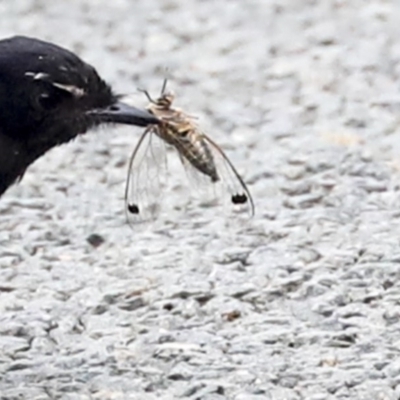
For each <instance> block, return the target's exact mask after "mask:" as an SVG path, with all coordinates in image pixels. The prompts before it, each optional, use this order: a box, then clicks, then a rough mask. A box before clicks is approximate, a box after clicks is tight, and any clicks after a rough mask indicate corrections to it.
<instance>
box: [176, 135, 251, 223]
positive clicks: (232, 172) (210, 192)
mask: <svg viewBox="0 0 400 400" xmlns="http://www.w3.org/2000/svg"><path fill="white" fill-rule="evenodd" d="M201 138H202V139H203V140H204V141H205V143H206V144H207V145H208V147H209V149H210V151H211V153H212V155H213V161H214V163H215V167H216V169H217V174H218V178H219V180H218V181H216V182H213V181H212V180H211V178H210V177H209V176H207V175H205V174H204V173H202V172H201V171H199V170H198V169H196V168H195V167H194V166H193V165H192V164H191V163H190V162H189V161H188V160H187V159H186V158H185V157H184V156H183V155H182V154H181V153H179V156H180V159H181V161H182V164H183V166H184V168H185V170H186V174H187V176H188V179H189V181H190V183H191V186H192V187H194V189H195V190H196V191H197V192H199V193H200V194H201V195H205V196H206V202H205V203H203V206H208V205H214V203H215V200H216V201H217V202H218V203H222V204H223V205H228V204H229V206H230V207H232V208H233V209H234V211H240V212H245V213H248V214H249V215H250V216H253V215H254V211H255V208H254V201H253V198H252V197H251V194H250V191H249V189H248V188H247V185H246V184H245V183H244V181H243V179H242V177H241V176H240V175H239V173H238V172H237V170H236V168H235V167H234V166H233V164H232V162H231V161H230V160H229V158H228V156H227V155H226V154H225V153H224V152H223V150H222V149H221V148H220V147H219V146H218V145H217V144H216V143H215V142H214V141H213V140H212V139H210V138H209V137H208V136H207V135H205V134H201Z"/></svg>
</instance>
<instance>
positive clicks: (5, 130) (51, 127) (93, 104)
mask: <svg viewBox="0 0 400 400" xmlns="http://www.w3.org/2000/svg"><path fill="white" fill-rule="evenodd" d="M157 122H158V120H157V119H156V118H155V117H154V116H153V115H151V114H150V113H148V112H147V111H145V110H139V109H136V108H134V107H131V106H129V105H127V104H125V103H124V102H123V101H122V97H121V96H118V95H115V94H114V93H113V92H112V90H111V88H110V86H109V85H107V83H105V81H104V80H103V79H101V78H100V77H99V75H98V74H97V72H96V70H95V69H94V68H93V67H92V66H90V65H89V64H86V63H85V62H83V61H82V60H81V59H80V58H79V57H78V56H76V55H75V54H74V53H72V52H70V51H68V50H65V49H63V48H61V47H59V46H56V45H54V44H51V43H48V42H44V41H41V40H37V39H32V38H27V37H21V36H18V37H13V38H10V39H4V40H0V196H1V195H2V194H3V193H4V192H5V191H6V190H7V188H8V187H9V186H10V185H11V184H12V183H14V182H15V181H16V180H18V179H19V178H21V177H22V176H23V174H24V172H25V170H26V169H27V168H28V166H29V165H30V164H32V163H33V162H34V161H35V160H36V159H37V158H39V157H40V156H42V155H43V154H44V153H45V152H46V151H48V150H50V149H51V148H52V147H54V146H57V145H60V144H62V143H66V142H68V141H69V140H71V139H73V138H74V137H76V136H78V135H79V134H82V133H85V132H87V131H88V130H89V129H91V128H94V127H96V126H98V125H101V124H104V123H122V124H131V125H137V126H147V125H149V124H155V123H157Z"/></svg>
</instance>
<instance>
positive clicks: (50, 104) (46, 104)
mask: <svg viewBox="0 0 400 400" xmlns="http://www.w3.org/2000/svg"><path fill="white" fill-rule="evenodd" d="M66 97H70V95H69V94H67V93H66V92H64V91H62V90H59V89H56V88H53V87H52V88H49V90H45V91H41V93H39V95H38V96H37V98H36V103H37V105H38V106H39V108H41V109H43V110H45V111H50V110H53V109H55V108H57V107H58V106H59V105H60V104H61V103H62V102H63V101H64V100H65V99H66Z"/></svg>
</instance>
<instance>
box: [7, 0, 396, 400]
mask: <svg viewBox="0 0 400 400" xmlns="http://www.w3.org/2000/svg"><path fill="white" fill-rule="evenodd" d="M0 15H2V22H1V24H0V36H1V37H7V36H10V35H13V34H16V33H18V34H25V35H29V36H35V37H39V38H43V39H46V40H51V41H53V42H56V43H58V44H60V45H63V46H65V47H67V48H70V49H72V50H73V51H76V52H77V53H78V54H79V55H80V56H81V57H82V58H84V59H85V60H86V61H88V62H90V63H92V64H94V65H95V66H96V67H97V68H98V70H99V72H100V73H101V75H103V76H104V77H106V78H107V79H108V80H109V82H110V83H111V84H112V85H113V86H114V87H115V88H116V90H118V91H120V92H124V93H132V94H134V96H135V97H134V98H135V99H137V105H138V106H140V105H142V106H143V105H144V104H146V99H145V98H144V96H143V95H141V94H140V93H137V88H146V89H148V90H149V91H150V92H151V93H158V91H159V89H160V86H161V83H162V80H163V78H164V77H165V76H168V78H169V81H170V83H169V85H170V88H171V89H173V90H174V91H175V92H176V94H177V100H176V104H177V105H178V106H180V107H182V108H184V109H185V110H187V111H188V112H190V113H191V114H194V115H197V116H198V117H199V124H200V125H201V126H202V127H203V128H204V130H205V131H206V132H207V133H208V134H209V135H210V136H211V137H212V138H214V139H215V140H216V141H217V142H218V143H219V144H220V145H221V146H222V147H223V148H224V150H225V151H226V152H227V154H228V155H229V157H230V158H231V160H232V161H233V163H234V164H235V166H236V167H237V169H238V170H239V172H240V173H241V174H242V175H243V177H244V179H245V181H246V182H247V183H248V184H249V188H250V190H251V192H252V194H253V196H254V199H255V203H256V216H255V217H254V218H253V219H248V218H244V217H243V216H238V217H235V218H232V217H227V216H226V215H225V214H224V213H223V212H221V209H219V208H217V207H207V208H205V207H204V208H203V207H191V208H189V209H188V210H186V211H182V212H177V213H176V215H163V216H161V218H160V219H159V220H158V221H157V222H155V223H154V224H152V225H150V226H149V227H147V228H141V227H140V228H139V227H138V228H137V229H131V228H130V227H129V226H128V225H127V223H126V218H125V214H124V201H123V194H124V184H125V178H126V173H127V163H128V160H129V156H130V154H131V152H132V150H133V148H134V146H135V143H136V142H137V140H138V139H139V137H140V134H141V132H142V131H141V130H140V129H139V128H132V127H126V128H107V129H101V130H98V131H97V132H92V133H90V134H87V135H85V136H83V137H80V138H78V139H77V140H75V141H74V142H73V143H70V144H68V145H65V146H62V147H60V148H57V149H54V150H53V151H51V152H49V153H48V154H47V155H46V156H45V157H43V158H41V159H40V160H39V161H38V162H36V163H35V164H34V166H32V168H30V169H29V171H28V172H27V174H26V175H25V177H24V179H23V180H22V182H21V183H20V184H18V185H16V186H14V187H13V188H12V189H11V190H9V191H8V192H7V193H6V194H5V195H4V196H3V197H2V198H1V200H0V310H1V312H0V399H1V400H17V399H27V400H47V399H62V400H64V399H65V400H75V399H77V400H89V399H90V400H92V399H93V400H125V399H126V400H170V399H192V400H222V399H231V400H269V399H273V400H300V399H304V400H333V399H352V400H397V399H399V398H400V283H399V282H397V281H398V279H399V278H400V246H399V241H400V136H399V135H400V131H399V128H398V125H399V124H398V122H399V116H400V90H399V89H400V85H399V82H400V44H399V37H400V25H399V18H400V8H399V4H398V3H396V2H395V1H388V0H386V1H384V0H381V1H379V0H370V1H365V0H364V1H362V0H352V1H349V0H348V1H345V0H337V1H333V0H332V1H330V0H321V1H312V0H308V1H306V0H296V1H295V0H286V1H269V0H249V1H241V0H229V1H228V0H216V1H211V0H204V1H200V0H197V1H195V0H185V1H183V0H182V1H179V0H175V1H173V0H165V1H162V0H159V1H155V0H146V1H145V0H136V1H129V0H113V1H103V0H97V1H90V0H70V1H68V2H60V1H59V2H56V1H53V2H50V1H47V0H16V1H13V2H11V1H3V2H1V3H0ZM181 173H182V174H183V172H182V171H181ZM177 174H178V172H177ZM174 176H175V175H174ZM172 179H174V178H172ZM175 189H176V190H175ZM181 189H182V188H181V186H179V185H178V184H177V185H175V186H174V180H172V188H171V190H170V191H169V192H168V193H166V194H165V198H166V199H168V201H171V202H172V203H173V201H174V199H175V198H176V199H178V198H182V194H181V191H180V190H181Z"/></svg>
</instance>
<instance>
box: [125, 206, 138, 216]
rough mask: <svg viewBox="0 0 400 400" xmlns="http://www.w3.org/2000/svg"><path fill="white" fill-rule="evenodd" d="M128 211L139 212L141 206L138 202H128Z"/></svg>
mask: <svg viewBox="0 0 400 400" xmlns="http://www.w3.org/2000/svg"><path fill="white" fill-rule="evenodd" d="M128 211H129V212H130V213H131V214H139V207H138V206H137V204H128Z"/></svg>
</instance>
